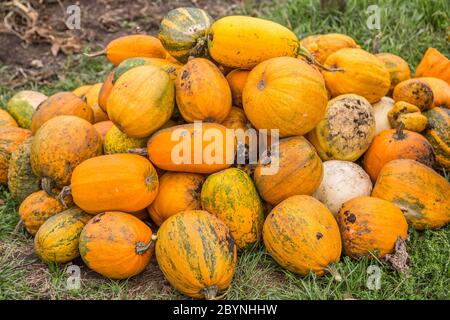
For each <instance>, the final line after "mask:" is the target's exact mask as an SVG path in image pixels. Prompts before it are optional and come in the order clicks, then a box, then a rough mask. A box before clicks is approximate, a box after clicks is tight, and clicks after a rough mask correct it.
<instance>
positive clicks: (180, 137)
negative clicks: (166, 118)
mask: <svg viewBox="0 0 450 320" xmlns="http://www.w3.org/2000/svg"><path fill="white" fill-rule="evenodd" d="M210 129H212V130H210ZM209 135H211V136H209ZM208 136H209V137H208ZM210 138H212V140H213V141H212V142H211V140H209V139H210ZM216 138H217V140H218V141H219V140H220V139H223V140H222V141H223V143H222V149H221V148H220V146H221V144H220V143H219V142H218V143H217V144H216V143H215V142H214V141H215V140H216ZM185 142H186V143H185ZM189 142H190V143H189ZM195 143H197V145H196V144H195ZM189 146H190V153H189V150H187V149H188V148H189ZM216 146H217V150H215V149H216V148H215V147H216ZM183 149H186V152H184V151H183ZM235 149H236V146H235V139H234V137H228V136H227V134H226V127H224V126H222V125H220V124H217V123H202V126H201V127H200V128H197V127H196V124H192V123H191V124H185V125H179V126H174V127H170V128H167V129H162V130H160V131H158V132H156V133H155V134H154V135H153V136H152V137H151V138H150V140H149V141H148V143H147V151H148V155H149V158H150V160H151V161H152V163H153V164H155V165H156V166H157V167H158V168H160V169H163V170H167V171H178V172H194V173H213V172H217V171H220V170H222V169H226V168H228V167H230V166H231V165H232V164H233V161H234V155H235ZM174 155H175V156H176V158H178V157H179V159H175V158H174V157H173V156H174ZM202 155H203V156H202ZM200 157H201V158H200ZM196 159H198V160H199V161H196ZM213 160H214V161H213ZM216 160H217V161H216ZM178 161H179V162H178ZM207 161H211V162H209V163H208V162H207Z"/></svg>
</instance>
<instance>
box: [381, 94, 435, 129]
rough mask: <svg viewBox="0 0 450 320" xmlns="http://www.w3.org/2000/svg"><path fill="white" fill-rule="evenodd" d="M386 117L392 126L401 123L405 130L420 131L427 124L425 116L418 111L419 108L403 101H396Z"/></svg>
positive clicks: (395, 126) (394, 126)
mask: <svg viewBox="0 0 450 320" xmlns="http://www.w3.org/2000/svg"><path fill="white" fill-rule="evenodd" d="M388 119H389V122H390V124H391V127H392V128H397V127H398V126H399V125H400V123H403V125H404V127H405V129H406V130H410V131H414V132H422V131H423V130H425V128H426V126H427V122H428V120H427V117H426V116H424V115H423V114H422V113H420V109H419V108H418V107H416V106H415V105H412V104H410V103H408V102H405V101H398V102H396V103H395V105H394V107H393V108H392V109H391V110H390V111H389V112H388Z"/></svg>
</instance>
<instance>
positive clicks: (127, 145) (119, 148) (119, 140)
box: [103, 126, 148, 154]
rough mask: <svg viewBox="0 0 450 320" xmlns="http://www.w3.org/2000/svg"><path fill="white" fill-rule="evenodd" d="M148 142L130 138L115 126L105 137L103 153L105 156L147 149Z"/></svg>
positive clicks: (142, 139)
mask: <svg viewBox="0 0 450 320" xmlns="http://www.w3.org/2000/svg"><path fill="white" fill-rule="evenodd" d="M147 140H148V138H130V137H128V136H127V135H126V134H125V133H123V132H122V131H120V130H119V128H117V127H116V126H113V127H112V128H111V129H109V130H108V133H107V134H106V136H105V139H104V141H103V151H104V153H105V154H113V153H127V152H128V149H134V148H145V146H146V145H147Z"/></svg>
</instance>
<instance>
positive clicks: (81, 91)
mask: <svg viewBox="0 0 450 320" xmlns="http://www.w3.org/2000/svg"><path fill="white" fill-rule="evenodd" d="M91 87H92V85H90V84H87V85H82V86H79V87H78V88H75V89H74V90H72V93H73V94H75V95H76V96H77V97H80V98H81V97H83V96H84V95H85V94H86V92H88V91H89V89H90V88H91Z"/></svg>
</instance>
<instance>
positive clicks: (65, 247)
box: [34, 207, 92, 263]
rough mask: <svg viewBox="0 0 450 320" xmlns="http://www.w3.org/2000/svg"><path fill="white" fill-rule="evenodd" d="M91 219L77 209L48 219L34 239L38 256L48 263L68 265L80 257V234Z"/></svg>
mask: <svg viewBox="0 0 450 320" xmlns="http://www.w3.org/2000/svg"><path fill="white" fill-rule="evenodd" d="M91 218H92V216H91V215H89V214H87V213H85V212H83V211H82V210H81V209H79V208H76V207H74V208H71V209H68V210H65V211H63V212H61V213H58V214H56V215H54V216H52V217H50V218H48V219H47V220H46V221H45V222H44V224H43V225H42V226H41V227H40V228H39V230H38V232H37V233H36V236H35V237H34V250H35V252H36V254H37V255H38V256H39V258H41V260H42V261H44V262H47V263H48V262H55V263H66V262H69V261H72V260H73V259H75V258H77V257H79V256H80V252H79V250H78V240H79V238H80V233H81V230H83V228H84V226H85V225H86V223H87V222H88V221H89V220H90V219H91Z"/></svg>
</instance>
